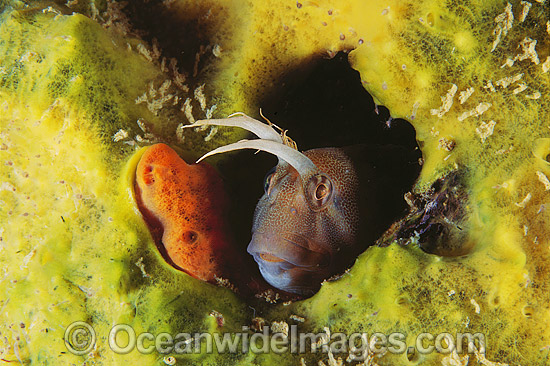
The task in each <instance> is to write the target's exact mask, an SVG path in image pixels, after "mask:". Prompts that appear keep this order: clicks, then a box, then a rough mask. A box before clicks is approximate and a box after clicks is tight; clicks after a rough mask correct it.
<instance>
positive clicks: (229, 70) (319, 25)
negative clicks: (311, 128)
mask: <svg viewBox="0 0 550 366" xmlns="http://www.w3.org/2000/svg"><path fill="white" fill-rule="evenodd" d="M29 3H30V5H26V4H25V3H24V2H21V1H11V2H1V3H0V5H1V6H2V7H3V13H2V15H1V24H0V108H1V109H0V110H2V114H1V115H0V139H1V140H0V161H1V164H0V171H1V175H0V176H1V182H0V240H1V241H0V262H1V263H2V270H1V272H0V277H1V278H2V280H1V281H0V314H1V315H0V332H1V333H0V362H1V363H6V364H7V363H10V362H16V363H21V364H40V365H57V364H59V365H66V364H71V363H74V364H83V363H86V364H96V365H111V364H123V363H126V364H128V363H129V364H140V365H159V364H160V365H162V364H205V365H206V364H211V365H235V364H237V365H239V364H240V365H249V364H261V365H271V364H274V363H276V362H277V363H279V364H284V365H287V364H288V365H300V364H306V365H321V364H324V365H343V364H348V362H347V360H350V361H351V358H348V356H349V354H350V350H349V349H347V350H345V349H342V348H339V351H341V352H336V351H335V349H333V350H331V351H330V352H321V350H319V351H317V352H316V353H312V352H305V353H303V354H299V353H293V352H292V351H291V350H290V349H288V350H286V351H285V352H282V353H280V354H276V353H273V352H271V353H268V354H263V353H258V352H256V353H255V352H252V351H250V350H249V351H248V352H244V353H242V352H240V351H239V352H236V353H217V352H212V353H209V352H207V350H206V349H205V348H203V349H202V351H200V352H196V353H178V352H177V350H176V349H170V350H168V352H167V353H165V354H164V353H160V352H159V351H158V350H157V349H155V348H154V347H153V348H148V349H147V350H146V351H145V352H138V350H135V349H134V350H133V351H132V352H130V353H116V352H114V351H113V350H112V348H111V347H110V346H109V332H110V330H111V329H112V327H113V326H114V325H116V324H128V325H130V326H131V327H132V328H133V329H134V330H135V332H136V334H137V335H139V334H140V333H142V332H151V333H152V334H155V335H158V334H161V333H163V332H168V333H170V334H173V335H174V336H175V335H176V334H178V333H180V332H185V333H195V332H208V333H211V334H212V333H216V332H233V333H235V332H245V333H246V334H249V335H252V334H253V331H254V329H258V330H259V331H260V332H261V329H260V328H259V327H258V325H261V324H266V325H271V326H272V330H273V329H275V330H276V331H278V332H280V333H282V334H283V335H284V334H285V333H286V334H287V335H289V336H292V334H293V333H292V329H295V328H294V326H297V330H298V332H315V333H319V334H320V338H319V339H318V341H319V342H318V343H319V344H323V343H324V342H325V341H326V342H328V341H330V340H331V339H333V340H335V335H337V334H339V333H344V334H346V335H351V334H352V333H354V332H364V333H367V334H368V337H369V338H370V337H371V336H372V334H373V333H381V334H385V335H388V336H389V335H390V334H392V333H395V332H398V333H403V334H404V343H405V344H404V346H405V347H404V349H403V350H402V352H397V353H392V352H389V351H388V352H385V353H384V352H381V353H374V352H373V351H372V350H371V351H369V352H366V353H365V355H364V356H366V358H365V359H364V360H363V361H360V362H355V361H352V362H351V363H350V364H354V363H355V364H358V363H359V364H366V365H375V364H378V365H416V364H422V365H424V364H427V365H470V366H472V365H499V364H507V365H543V364H546V363H547V362H548V358H549V352H550V333H549V332H548V329H549V326H550V324H549V323H550V308H549V304H550V291H549V288H548V283H549V279H550V278H549V276H550V271H549V269H548V266H547V263H548V261H549V254H550V242H549V237H550V236H549V234H548V222H549V219H550V218H549V215H550V212H549V210H548V191H549V190H550V179H549V177H550V163H549V158H548V156H550V142H549V141H550V136H549V134H550V130H549V128H550V126H549V124H548V121H549V120H550V118H549V117H550V116H549V112H550V110H549V107H550V106H549V104H548V98H547V96H548V95H549V86H550V80H549V78H550V73H549V72H548V71H549V70H550V30H549V29H550V25H549V24H550V23H549V21H550V19H549V14H550V9H549V5H548V3H547V1H544V0H533V1H509V2H507V1H469V2H460V1H452V0H448V1H433V0H432V1H428V0H425V1H414V2H413V1H384V2H380V1H343V0H340V1H328V0H327V1H298V2H283V1H270V2H246V1H237V0H235V1H231V2H225V1H223V2H222V1H213V0H212V1H200V2H198V1H197V2H194V1H183V0H181V1H178V0H172V1H164V2H160V1H158V2H154V4H149V5H147V6H150V7H151V8H152V9H157V10H158V14H160V15H158V16H163V15H165V14H166V9H168V10H169V11H170V12H171V14H175V15H172V18H171V19H181V22H182V24H183V23H189V22H195V23H197V24H199V26H198V27H197V29H202V30H204V31H205V34H208V36H209V40H208V42H207V43H208V44H207V45H204V44H203V45H197V44H194V43H193V42H191V41H189V42H188V43H186V42H183V43H182V44H184V45H186V46H188V47H189V48H188V49H180V50H178V53H181V52H185V53H186V54H187V55H191V56H190V58H189V59H186V60H191V61H190V62H181V61H179V60H176V59H175V58H171V57H170V56H169V55H168V54H164V53H163V52H166V51H164V50H162V49H161V46H160V45H164V47H166V45H167V44H169V43H170V42H168V41H166V40H165V39H160V38H159V39H158V40H156V41H155V40H151V41H150V42H146V41H145V40H143V39H140V38H139V37H138V35H137V34H138V33H139V32H138V31H137V30H136V31H135V29H133V28H132V26H135V27H136V29H137V27H138V26H140V25H139V24H144V23H139V22H136V24H135V25H134V24H133V23H132V22H133V21H135V20H136V19H134V18H132V16H129V17H126V18H125V16H124V14H125V13H124V12H125V8H124V6H123V4H122V3H118V2H114V1H108V2H107V3H103V2H101V3H100V2H93V1H92V2H87V1H69V2H59V3H56V2H42V1H38V2H29ZM136 4H137V5H136ZM139 6H144V7H145V6H146V5H145V2H144V3H141V2H140V3H137V2H136V3H135V4H131V5H128V9H130V10H131V9H134V10H135V8H136V7H139ZM128 11H129V10H128ZM149 16H151V17H153V16H157V14H156V13H155V14H149ZM158 21H159V20H157V22H158ZM160 21H161V20H160ZM138 23H139V24H138ZM134 31H135V32H134ZM173 32H174V34H172V35H171V37H177V38H178V39H183V40H186V39H190V38H193V37H194V35H193V36H191V35H190V34H187V33H178V32H177V30H174V31H173ZM144 37H145V36H144ZM159 44H160V45H159ZM338 51H349V60H350V63H351V65H352V67H353V68H355V69H356V70H358V71H359V73H360V75H361V81H362V84H363V86H364V87H365V88H366V89H367V90H368V91H369V93H370V94H371V95H372V96H373V98H374V99H375V101H376V102H377V103H379V104H383V105H385V106H386V107H388V108H389V110H390V111H391V114H392V116H393V117H399V118H404V119H406V120H408V121H409V122H410V123H411V124H412V125H413V126H414V128H415V130H416V138H417V140H418V143H419V146H420V148H421V150H422V155H423V166H422V171H421V175H420V178H419V180H418V181H417V183H416V185H415V186H414V187H413V188H412V192H411V193H410V195H408V197H407V198H408V202H409V203H410V205H411V209H410V212H409V214H408V215H406V217H404V218H403V219H402V220H400V221H399V222H396V223H395V224H394V226H393V227H392V228H391V229H390V231H389V232H388V233H387V234H385V235H383V236H382V238H381V239H380V240H379V242H378V244H379V245H377V246H372V247H370V248H369V249H367V251H366V252H364V253H363V254H361V255H360V256H359V258H358V259H357V261H356V262H355V264H354V265H353V267H352V268H351V269H350V270H349V271H346V273H344V274H343V275H342V276H340V277H339V278H337V279H336V278H335V279H333V280H331V281H327V282H325V283H324V284H323V286H322V287H321V289H320V291H319V292H318V293H317V294H316V295H314V296H313V297H311V298H310V299H307V300H303V301H296V302H293V303H290V304H289V303H278V304H267V303H265V304H262V303H254V304H253V306H249V305H250V303H248V302H247V301H245V300H243V299H241V298H240V297H238V296H237V295H236V294H234V293H233V292H232V291H231V290H230V289H226V288H222V287H217V286H215V285H212V284H208V283H205V282H202V281H200V280H198V279H195V278H192V277H191V276H188V275H187V274H185V273H184V272H181V271H178V270H177V269H175V268H173V267H172V266H170V265H169V264H168V263H166V261H165V260H164V259H163V257H162V255H161V253H159V251H158V250H157V248H156V246H155V243H154V241H153V239H152V237H151V235H150V233H149V231H148V229H147V226H146V224H145V222H144V221H143V219H142V217H141V215H140V212H139V210H138V208H137V206H136V205H135V203H134V200H133V197H132V195H131V189H130V182H131V179H130V178H129V177H130V176H132V174H133V172H135V163H136V162H135V159H133V160H132V156H133V154H134V153H135V152H136V151H137V150H138V148H140V147H142V146H149V145H152V144H154V143H157V142H163V143H166V144H168V145H170V146H171V147H173V148H174V149H176V150H178V152H179V153H180V155H182V156H186V155H187V156H190V157H192V158H196V157H198V156H200V155H201V154H203V153H205V152H206V151H209V150H211V149H212V148H215V147H217V146H220V145H223V144H227V143H229V142H234V141H237V140H239V139H241V138H243V137H244V136H245V135H244V133H243V132H239V131H237V132H235V131H234V130H225V129H221V128H220V129H219V130H218V129H212V128H207V129H205V130H204V131H200V130H198V131H194V130H193V129H184V128H183V125H186V124H189V123H193V122H194V121H195V120H198V119H203V118H206V117H212V116H214V117H216V118H223V117H225V116H227V115H228V114H230V113H233V112H235V111H242V112H245V113H247V114H249V115H255V111H257V110H258V107H260V105H259V104H260V103H261V100H262V98H264V97H266V96H268V95H269V93H272V92H275V91H277V87H276V85H277V84H278V80H280V78H282V77H283V76H284V74H285V73H286V72H287V71H288V70H291V69H292V70H297V69H298V70H300V69H301V68H307V65H308V64H309V63H310V62H311V61H312V60H314V59H317V58H319V57H332V56H334V55H335V54H336V53H337V52H338ZM338 122H339V121H334V132H332V131H328V132H327V133H337V132H338ZM276 123H279V121H276ZM306 123H307V124H308V125H310V124H311V125H313V123H314V121H304V124H306ZM290 131H291V132H290V134H291V136H292V126H290ZM297 142H298V145H299V144H300V141H299V140H298V141H297ZM257 158H260V157H257ZM225 159H227V160H230V159H233V158H231V157H227V158H225ZM226 179H230V177H226ZM259 184H261V182H259ZM449 207H451V209H450V208H449ZM455 208H456V209H455ZM457 212H458V213H457ZM404 216H405V215H404ZM243 220H251V217H249V218H243ZM405 234H406V235H405ZM434 240H435V241H436V242H434ZM448 248H452V249H453V251H451V252H452V253H459V255H456V256H454V255H453V256H451V255H449V253H451V252H449V251H448V250H447V249H448ZM243 252H244V251H243ZM265 297H266V298H268V299H270V300H273V301H275V300H274V299H275V298H276V295H273V294H270V293H266V294H265ZM256 312H258V314H256ZM76 321H85V322H87V323H89V324H90V325H92V326H93V328H94V330H95V334H96V343H95V346H93V347H92V348H91V349H89V350H86V351H87V352H85V353H84V354H83V355H75V354H73V353H71V352H69V351H68V349H67V347H66V345H65V343H64V341H63V339H64V334H65V330H66V329H67V327H69V325H71V324H72V323H73V322H76ZM244 326H246V327H247V328H243V327H244ZM248 326H250V327H248ZM289 328H290V330H289ZM243 329H244V330H243ZM421 333H430V334H431V335H434V336H437V335H439V334H442V333H450V334H451V336H452V337H455V336H456V335H457V333H471V334H476V333H481V334H483V335H484V337H485V340H486V344H485V347H486V349H485V351H486V352H485V353H480V352H479V351H476V352H472V353H470V354H465V353H457V352H451V353H438V352H435V351H434V352H431V353H427V354H423V353H421V352H418V351H416V352H413V350H414V349H415V347H417V346H418V344H417V343H416V341H417V336H418V335H419V334H421ZM336 339H337V338H336ZM189 343H193V342H192V341H189V342H187V343H185V345H187V344H189ZM314 343H315V342H314ZM119 344H121V345H124V344H125V339H124V337H123V336H122V335H120V337H119ZM150 344H153V343H147V345H150ZM185 345H180V346H181V348H185ZM426 346H427V345H426ZM411 347H412V348H411ZM307 349H308V351H309V346H308V347H307ZM333 351H334V352H333Z"/></svg>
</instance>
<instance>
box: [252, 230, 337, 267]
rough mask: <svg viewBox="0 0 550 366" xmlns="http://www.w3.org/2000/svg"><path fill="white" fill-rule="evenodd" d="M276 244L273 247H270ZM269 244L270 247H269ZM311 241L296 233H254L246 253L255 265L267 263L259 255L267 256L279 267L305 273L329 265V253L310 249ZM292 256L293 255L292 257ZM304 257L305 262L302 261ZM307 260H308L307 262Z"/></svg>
mask: <svg viewBox="0 0 550 366" xmlns="http://www.w3.org/2000/svg"><path fill="white" fill-rule="evenodd" d="M273 243H276V244H275V245H272V244H273ZM270 244H271V245H270ZM311 247H312V245H311V241H310V240H309V239H308V238H306V237H305V236H304V235H301V234H297V233H282V234H271V235H269V234H266V233H254V234H253V235H252V239H251V241H250V244H249V245H248V248H247V252H248V253H249V254H251V255H252V256H253V257H254V260H255V261H256V262H257V263H260V261H261V262H267V261H266V260H264V258H262V257H261V255H262V254H263V255H269V256H271V257H274V258H275V259H279V260H280V261H273V262H278V263H280V264H281V265H284V264H286V265H287V266H289V265H290V266H292V267H299V268H300V269H302V270H306V271H308V270H309V271H317V270H319V269H320V268H326V267H328V266H329V265H330V262H331V260H330V253H328V252H326V251H322V252H321V251H316V250H312V249H311ZM293 254H295V255H294V256H293ZM296 256H297V258H296ZM304 257H305V258H306V260H303V259H304ZM308 259H309V260H308Z"/></svg>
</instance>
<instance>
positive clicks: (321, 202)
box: [307, 174, 332, 209]
mask: <svg viewBox="0 0 550 366" xmlns="http://www.w3.org/2000/svg"><path fill="white" fill-rule="evenodd" d="M307 190H308V196H309V197H310V202H311V204H312V205H313V207H314V208H315V209H321V208H323V207H324V206H325V205H326V204H327V203H328V202H329V201H330V199H331V197H332V182H331V181H330V178H329V177H327V176H326V175H324V174H318V175H315V176H313V177H312V178H311V179H310V181H309V183H308V187H307Z"/></svg>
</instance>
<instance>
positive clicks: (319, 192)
mask: <svg viewBox="0 0 550 366" xmlns="http://www.w3.org/2000/svg"><path fill="white" fill-rule="evenodd" d="M328 194H329V187H328V186H327V185H326V184H325V183H319V184H318V185H317V188H316V189H315V199H316V200H317V201H320V200H322V199H324V198H325V197H326V196H327V195H328Z"/></svg>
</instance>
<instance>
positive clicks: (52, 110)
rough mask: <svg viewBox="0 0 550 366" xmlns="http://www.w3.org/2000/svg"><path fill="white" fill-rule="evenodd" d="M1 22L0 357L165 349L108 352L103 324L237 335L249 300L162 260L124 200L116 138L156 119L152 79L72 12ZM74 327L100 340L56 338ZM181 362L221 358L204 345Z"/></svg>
mask: <svg viewBox="0 0 550 366" xmlns="http://www.w3.org/2000/svg"><path fill="white" fill-rule="evenodd" d="M2 17H3V22H2V25H1V27H0V39H1V41H0V53H1V54H2V57H1V59H2V65H1V72H0V98H1V102H0V103H1V105H2V107H1V108H2V116H1V117H0V126H1V127H0V128H1V130H0V134H1V136H2V141H1V150H0V154H1V161H2V164H1V167H0V170H1V176H2V182H1V184H0V187H1V189H0V217H1V219H0V222H1V225H0V238H1V239H0V240H1V241H0V245H1V251H0V252H1V254H0V262H1V263H2V283H1V290H0V291H1V295H0V299H1V300H0V309H1V311H2V315H1V318H2V321H1V324H0V332H1V333H2V335H3V336H5V343H4V344H3V346H2V351H1V354H2V359H3V360H6V361H11V362H22V363H24V364H27V363H33V364H41V365H46V364H49V365H54V364H60V365H66V364H69V363H79V364H80V363H82V362H88V363H94V364H105V365H110V364H119V363H123V362H124V363H131V364H158V363H159V362H163V361H162V360H163V358H164V357H165V356H166V357H168V355H159V354H158V352H156V351H155V352H152V351H153V350H151V352H148V353H147V352H145V353H139V352H138V351H136V350H134V351H133V352H131V353H128V354H117V353H115V352H113V351H112V350H111V348H110V346H109V332H110V330H111V328H112V327H113V326H114V325H116V324H128V325H130V326H132V327H133V329H134V330H135V332H136V333H137V334H138V335H139V334H140V333H141V332H153V333H154V334H159V333H161V332H170V333H171V334H174V335H175V334H177V333H179V332H182V331H186V332H190V333H193V332H199V331H203V332H204V331H210V332H213V331H214V330H218V328H219V329H227V330H228V331H236V330H238V329H240V324H243V323H245V319H244V317H245V315H246V314H247V310H248V309H247V308H246V306H245V305H243V304H241V303H240V302H239V301H237V299H236V297H235V295H234V294H233V293H231V292H230V291H229V290H226V289H223V288H217V287H215V286H212V285H209V284H205V283H202V282H200V281H198V280H195V279H192V278H190V277H189V276H187V275H185V274H184V273H181V272H179V271H176V270H174V269H173V268H172V267H170V266H169V265H168V264H166V263H165V262H164V260H163V259H162V257H161V256H160V254H159V253H158V251H157V250H156V247H155V245H154V243H153V242H152V241H151V238H150V235H149V233H148V231H147V229H146V226H145V225H144V223H143V222H142V220H141V217H140V216H139V214H138V211H137V209H136V208H135V205H134V202H133V201H132V200H131V197H129V195H128V190H127V188H128V187H127V181H126V180H125V179H126V177H125V176H124V174H123V171H124V166H125V164H126V162H127V161H128V160H129V159H130V158H131V154H132V153H133V151H134V149H135V148H136V147H137V146H138V144H139V141H136V140H134V139H129V140H131V141H128V140H127V143H123V142H122V141H118V142H115V141H113V140H117V138H116V137H114V135H116V133H117V132H118V131H120V130H123V131H125V133H124V134H126V135H127V136H128V135H129V134H130V133H132V131H140V133H141V134H143V131H142V130H141V129H140V127H139V126H138V124H136V120H137V119H138V118H141V117H143V118H149V119H150V120H151V122H150V123H154V122H156V120H155V116H154V114H153V113H152V112H151V111H149V110H148V109H147V108H146V107H145V106H137V107H136V103H135V99H136V98H137V96H138V94H142V93H143V92H144V91H146V90H147V89H148V87H149V85H148V84H149V82H151V81H154V80H157V79H160V78H162V77H163V75H162V73H161V72H159V71H158V70H157V69H156V68H155V67H153V65H152V64H151V63H150V62H148V61H147V60H146V59H145V58H144V57H143V56H142V55H140V54H138V53H137V52H132V51H131V50H129V47H128V45H127V44H126V42H123V38H121V37H120V36H116V35H111V34H109V33H108V32H106V31H104V30H103V29H102V28H101V26H99V25H98V24H97V23H95V22H93V21H91V20H90V19H88V18H86V17H84V16H82V15H71V16H66V15H59V14H57V15H56V14H41V13H25V14H22V13H18V12H12V13H7V14H3V15H2ZM132 42H134V43H135V42H136V40H132V39H128V43H132ZM130 48H131V47H130ZM138 74H139V77H136V75H138ZM170 123H172V126H173V128H174V129H173V130H172V131H170V132H168V130H167V129H168V126H171V125H170V124H169V123H166V124H162V123H160V122H159V123H158V124H157V126H158V128H157V129H158V131H161V130H162V129H163V128H166V131H165V132H164V133H166V134H168V133H170V134H172V135H173V134H174V133H173V131H175V127H176V126H177V123H176V124H174V123H175V122H173V120H171V121H170ZM172 126H171V127H172ZM159 134H161V133H159ZM120 140H124V138H121V139H120ZM132 141H133V142H132ZM213 311H216V312H219V313H220V314H223V316H224V324H223V325H219V324H218V323H217V322H215V321H214V322H213V320H212V319H215V318H214V317H213V316H211V315H210V314H211V313H212V312H213ZM77 321H85V322H87V323H89V324H90V325H92V326H93V328H94V329H95V334H96V337H97V343H96V345H95V347H93V348H92V349H90V350H89V351H88V352H86V353H85V354H84V355H81V356H80V355H74V354H72V353H71V352H69V351H68V349H67V347H66V345H65V342H64V333H65V330H66V329H67V328H68V327H69V326H70V325H71V324H72V323H74V322H77ZM121 342H122V341H121ZM122 345H124V344H122ZM188 361H189V362H191V363H193V362H195V363H198V364H208V363H211V364H223V363H224V361H223V359H222V360H220V358H219V356H218V355H210V354H206V353H203V354H199V355H198V356H197V355H192V354H191V355H189V356H188Z"/></svg>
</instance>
